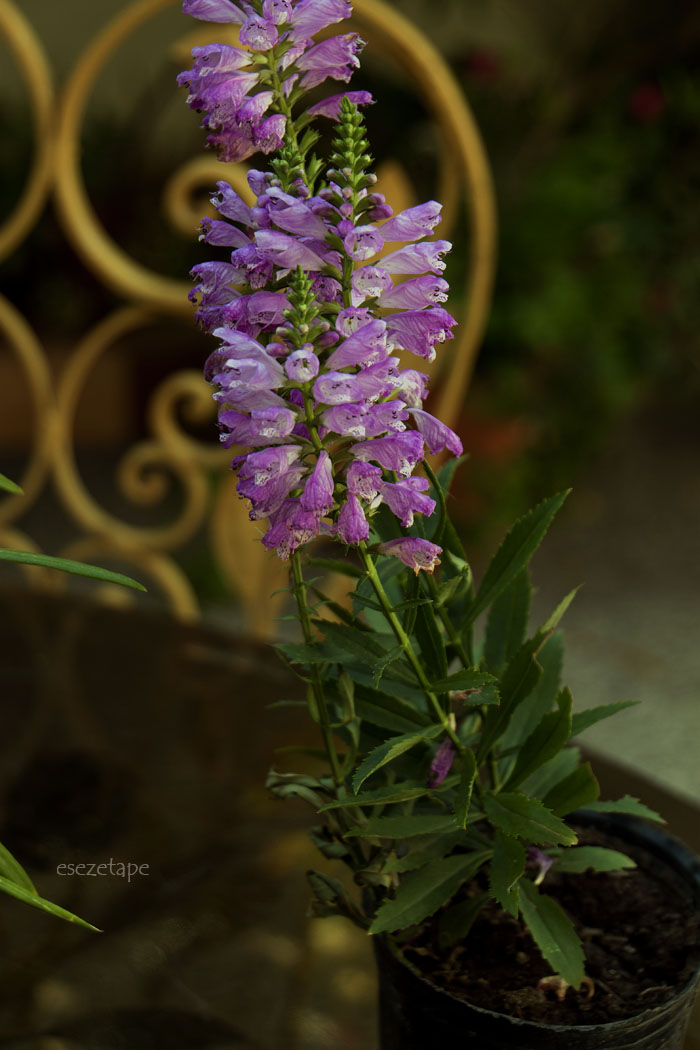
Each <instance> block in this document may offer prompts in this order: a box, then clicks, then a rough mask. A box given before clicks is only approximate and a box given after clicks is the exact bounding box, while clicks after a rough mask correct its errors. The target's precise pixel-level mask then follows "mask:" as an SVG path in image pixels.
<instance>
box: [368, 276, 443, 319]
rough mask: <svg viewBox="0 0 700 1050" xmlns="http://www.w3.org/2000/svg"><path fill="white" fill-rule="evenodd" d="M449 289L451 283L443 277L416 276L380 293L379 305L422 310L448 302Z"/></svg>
mask: <svg viewBox="0 0 700 1050" xmlns="http://www.w3.org/2000/svg"><path fill="white" fill-rule="evenodd" d="M385 272H386V271H385ZM387 277H389V274H388V273H387ZM389 280H391V278H390V277H389ZM448 290H449V285H448V283H447V281H444V280H443V279H442V277H430V276H428V275H426V276H425V277H414V278H413V280H412V281H404V282H403V284H397V285H396V287H395V288H392V287H391V285H389V290H387V291H384V292H382V293H381V294H380V296H379V299H378V301H377V305H378V306H382V307H390V308H391V309H399V310H421V309H422V308H423V307H424V306H432V305H433V304H434V303H444V302H446V301H447V292H448Z"/></svg>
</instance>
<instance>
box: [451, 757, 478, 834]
mask: <svg viewBox="0 0 700 1050" xmlns="http://www.w3.org/2000/svg"><path fill="white" fill-rule="evenodd" d="M461 758H462V772H461V775H460V779H459V786H458V788H457V794H456V797H455V808H454V818H455V821H456V822H457V824H458V825H459V827H460V828H465V827H466V826H467V817H468V816H469V806H470V805H471V799H472V790H473V788H474V781H475V780H476V775H477V772H478V766H477V764H476V758H475V756H474V752H473V751H472V750H471V748H467V750H466V751H464V753H463V754H462V756H461Z"/></svg>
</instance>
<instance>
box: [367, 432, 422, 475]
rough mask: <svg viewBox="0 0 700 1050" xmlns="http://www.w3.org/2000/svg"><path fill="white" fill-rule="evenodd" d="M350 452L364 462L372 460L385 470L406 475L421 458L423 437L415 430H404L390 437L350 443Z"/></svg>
mask: <svg viewBox="0 0 700 1050" xmlns="http://www.w3.org/2000/svg"><path fill="white" fill-rule="evenodd" d="M350 452H351V454H352V455H353V456H356V457H357V459H362V460H364V461H365V462H367V461H368V460H374V462H375V463H378V464H379V465H380V466H381V467H384V469H385V470H395V471H396V473H397V474H400V475H401V476H402V477H406V475H408V474H410V473H411V471H412V470H413V468H414V467H415V465H416V463H417V462H418V461H419V460H420V459H422V458H423V438H422V437H421V435H420V434H419V433H418V431H417V430H406V431H404V433H403V434H391V435H390V437H385V438H375V439H374V440H373V441H363V442H362V443H361V444H358V445H352V446H351V447H350Z"/></svg>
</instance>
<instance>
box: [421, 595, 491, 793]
mask: <svg viewBox="0 0 700 1050" xmlns="http://www.w3.org/2000/svg"><path fill="white" fill-rule="evenodd" d="M427 584H428V591H429V592H430V596H431V598H432V599H433V607H434V608H435V610H436V612H437V614H438V616H439V617H440V622H441V623H442V625H443V627H444V628H445V631H446V632H447V637H448V638H449V640H450V642H451V644H452V645H453V646H454V649H455V652H456V653H457V655H458V656H459V658H460V660H461V661H462V666H463V667H464V668H465V669H467V668H470V667H471V666H472V661H471V660H470V659H469V654H468V652H467V650H466V649H465V647H464V643H463V642H462V639H461V638H460V636H459V634H458V633H457V630H456V629H455V626H454V624H453V623H452V620H451V619H450V616H449V614H448V612H447V609H446V608H445V606H444V605H436V604H435V602H436V599H437V596H438V585H437V583H436V582H435V580H434V579H433V577H432V576H427ZM487 713H488V709H487V708H486V707H484V706H481V707H480V708H479V714H480V715H481V723H482V725H483V723H484V722H485V721H486V715H487ZM486 763H487V765H488V767H489V776H490V777H491V784H492V786H493V789H494V791H498V788H499V786H500V777H499V775H498V767H497V764H496V759H495V758H494V756H493V754H490V755H489V756H488V758H487V760H486Z"/></svg>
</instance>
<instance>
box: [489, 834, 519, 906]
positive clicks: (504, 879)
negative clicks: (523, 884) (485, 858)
mask: <svg viewBox="0 0 700 1050" xmlns="http://www.w3.org/2000/svg"><path fill="white" fill-rule="evenodd" d="M525 860H526V853H525V847H524V846H523V844H522V842H520V841H519V840H518V839H516V838H512V837H511V836H510V835H504V834H502V832H500V831H499V832H497V833H496V837H495V840H494V845H493V860H492V861H491V866H490V869H489V888H490V890H491V895H492V896H493V897H494V898H495V899H496V900H497V901H498V903H499V904H500V905H501V907H502V908H503V909H505V911H507V912H508V913H509V914H510V915H512V916H513V918H514V919H517V917H518V901H519V896H520V894H519V889H518V883H519V881H520V879H521V878H522V876H523V875H524V873H525Z"/></svg>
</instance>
